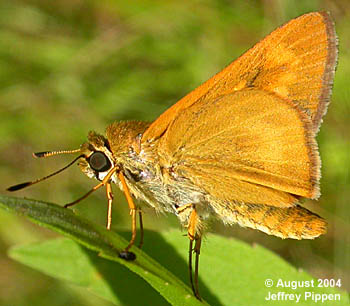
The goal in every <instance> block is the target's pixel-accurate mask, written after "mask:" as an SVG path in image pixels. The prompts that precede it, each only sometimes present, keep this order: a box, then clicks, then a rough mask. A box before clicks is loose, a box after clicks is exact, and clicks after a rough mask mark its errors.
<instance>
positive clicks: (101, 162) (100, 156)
mask: <svg viewBox="0 0 350 306" xmlns="http://www.w3.org/2000/svg"><path fill="white" fill-rule="evenodd" d="M88 162H89V165H90V167H91V168H92V169H93V170H95V171H98V172H104V171H107V170H108V169H110V168H111V166H112V165H111V162H110V161H109V159H108V157H107V156H106V155H105V154H104V153H102V152H100V151H96V152H94V153H92V154H91V155H90V157H89V160H88Z"/></svg>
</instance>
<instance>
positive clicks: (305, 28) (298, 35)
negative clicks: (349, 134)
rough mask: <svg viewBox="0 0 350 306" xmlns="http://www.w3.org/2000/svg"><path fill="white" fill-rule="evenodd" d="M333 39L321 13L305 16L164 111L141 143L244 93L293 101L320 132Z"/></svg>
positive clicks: (333, 53) (331, 71) (333, 59)
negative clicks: (185, 115)
mask: <svg viewBox="0 0 350 306" xmlns="http://www.w3.org/2000/svg"><path fill="white" fill-rule="evenodd" d="M336 44H337V38H336V35H335V31H334V26H333V23H332V20H331V19H330V17H329V15H328V14H327V13H325V12H315V13H310V14H305V15H303V16H300V17H299V18H296V19H293V20H291V21H290V22H288V23H287V24H285V25H283V26H281V27H280V28H278V29H276V30H275V31H273V32H272V33H271V34H270V35H268V36H266V37H265V38H264V39H263V40H262V41H260V42H259V43H257V44H256V45H255V46H254V47H253V48H251V49H250V50H248V51H247V52H246V53H244V54H243V55H242V56H241V57H239V58H238V59H237V60H236V61H234V62H233V63H231V64H230V65H229V66H227V67H226V68H225V69H223V70H222V71H221V72H219V73H218V74H216V75H215V76H214V77H212V78H211V79H209V80H208V81H206V82H205V83H203V84H202V85H201V86H199V87H198V88H196V89H195V90H194V91H192V92H191V93H189V94H188V95H187V96H185V97H184V98H182V99H181V100H180V101H178V103H176V104H175V105H173V106H172V107H170V108H169V109H168V110H167V111H165V112H164V113H163V114H162V115H161V116H160V117H159V118H158V119H157V120H156V121H154V122H153V123H152V125H151V126H150V127H149V129H148V130H147V131H146V132H145V133H144V135H143V137H142V140H143V141H147V140H148V141H149V140H152V139H156V138H158V137H160V136H161V135H162V134H163V133H164V132H165V131H166V129H167V128H168V126H169V124H170V123H171V122H172V121H173V120H174V119H175V118H176V117H177V116H178V114H179V113H180V112H181V111H182V110H184V109H186V108H187V107H189V106H190V105H192V104H194V103H197V102H201V101H203V100H206V101H213V100H215V99H216V98H217V97H219V96H222V95H226V94H229V93H232V92H234V91H238V90H241V89H244V88H247V87H254V88H259V89H262V90H265V91H268V92H274V93H276V94H277V95H279V96H281V97H283V98H287V99H289V100H292V101H295V102H296V103H295V104H296V105H297V106H298V107H299V109H300V110H301V111H303V112H305V113H306V114H307V116H308V117H309V118H310V120H311V122H312V130H313V131H314V132H315V133H316V132H317V131H318V129H319V126H320V122H321V118H322V116H323V115H324V114H325V112H326V110H327V105H328V103H329V98H330V93H331V87H332V81H333V76H334V71H335V64H336V59H337V46H336Z"/></svg>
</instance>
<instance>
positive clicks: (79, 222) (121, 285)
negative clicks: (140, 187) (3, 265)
mask: <svg viewBox="0 0 350 306" xmlns="http://www.w3.org/2000/svg"><path fill="white" fill-rule="evenodd" d="M0 203H2V204H0V206H3V207H5V208H10V209H12V210H15V211H16V212H17V213H19V214H22V215H26V216H28V217H30V218H31V219H32V220H33V221H34V222H37V223H40V224H42V225H44V226H46V227H49V228H52V229H54V230H56V231H59V232H61V233H62V234H64V235H66V236H68V237H70V238H72V239H74V240H75V241H77V242H79V243H81V244H83V245H84V246H86V247H88V248H90V249H92V250H94V251H98V252H99V256H98V254H97V253H96V252H92V251H90V250H87V249H86V248H82V247H80V246H79V245H78V244H76V243H74V242H73V241H71V240H68V239H57V240H52V241H47V242H44V243H40V244H32V245H27V246H20V247H15V248H13V249H12V250H11V251H10V256H11V257H12V258H14V259H16V260H18V261H20V262H22V263H24V264H26V265H28V266H31V267H33V268H35V269H38V270H40V271H42V272H44V273H46V274H48V275H51V276H53V277H57V278H60V279H64V280H68V281H71V282H73V283H75V284H77V285H80V286H83V287H86V288H88V289H89V290H91V291H92V292H94V293H95V294H97V295H99V296H102V297H104V298H105V299H107V300H109V301H112V302H114V303H115V304H123V305H163V304H166V302H165V300H163V299H162V298H161V297H160V296H159V295H157V294H156V293H155V291H153V290H151V289H150V286H152V287H153V288H154V289H156V290H157V291H158V292H159V293H160V294H161V295H162V296H163V297H164V298H165V299H166V300H167V301H168V302H169V303H170V304H172V305H201V303H200V302H198V301H197V300H196V299H195V298H193V296H192V293H191V290H190V289H189V288H188V286H186V285H185V284H184V282H185V283H188V270H187V263H186V261H187V247H188V241H187V238H186V237H183V235H181V234H180V233H179V232H178V231H175V230H172V231H169V232H166V233H162V235H160V234H159V233H155V232H151V231H146V232H145V245H144V251H145V252H146V253H148V254H151V255H152V257H153V258H154V259H152V258H150V257H149V256H148V255H146V254H145V253H144V252H142V251H140V250H138V249H137V248H135V247H134V248H133V252H135V254H136V255H137V260H136V261H135V262H127V261H124V260H121V259H119V258H118V256H117V254H118V253H117V251H118V250H121V249H123V247H124V246H125V245H126V244H127V241H126V240H124V239H123V238H122V237H120V236H119V235H117V234H116V233H113V232H110V231H107V230H105V229H104V228H103V227H101V226H98V225H96V224H93V223H91V222H89V221H87V220H85V219H83V218H81V217H79V216H76V215H75V214H74V213H73V212H72V211H71V210H67V209H63V208H61V207H59V206H56V205H53V204H48V203H43V202H39V201H32V200H27V199H26V200H23V199H16V198H9V197H4V196H0ZM101 257H105V258H107V259H110V260H104V259H103V258H101ZM200 261H201V262H200V290H201V295H202V296H203V297H204V298H205V299H206V300H207V301H208V302H209V303H210V304H211V305H269V304H271V301H267V300H265V298H266V297H267V296H268V295H269V293H278V292H285V293H288V294H294V296H295V295H296V294H300V302H299V303H298V305H310V304H313V303H315V301H314V300H312V297H313V298H316V297H321V296H322V294H323V295H324V296H327V298H328V300H327V302H324V304H327V303H328V304H332V305H347V304H348V302H349V299H348V297H347V296H346V295H345V294H344V293H341V292H340V291H338V290H337V289H336V288H321V287H317V285H318V282H317V281H316V280H314V279H313V278H312V277H310V276H309V275H308V274H307V273H305V272H300V271H298V270H297V269H295V268H294V267H292V266H291V265H289V264H288V263H286V262H285V261H284V260H282V259H281V258H280V257H278V256H277V255H275V254H274V253H272V252H270V251H268V250H266V249H264V248H263V247H260V246H250V245H248V244H246V243H244V242H240V241H237V240H234V239H228V238H223V237H219V236H216V235H212V234H208V235H207V236H206V237H205V239H204V242H203V247H202V252H201V258H200ZM161 264H162V265H163V266H161ZM164 267H167V268H168V269H169V270H170V271H171V272H170V271H168V270H166V269H165V268H164ZM127 269H129V270H131V271H133V272H135V273H136V274H137V275H138V276H141V278H143V279H144V280H145V281H146V282H147V283H148V284H149V285H150V286H149V285H148V284H147V283H146V282H144V281H143V280H141V279H140V278H139V277H138V276H137V275H136V274H134V273H130V272H129V271H128V270H127ZM266 279H271V280H272V281H273V282H274V285H273V286H272V287H271V288H269V287H266V286H265V281H266ZM279 279H280V280H283V281H299V283H300V282H301V283H302V284H311V282H312V281H313V282H314V283H313V284H314V286H313V287H302V288H297V289H292V288H290V287H287V288H283V287H276V284H277V282H278V280H279ZM307 293H310V294H311V293H313V294H314V295H313V296H312V295H311V296H310V297H307V296H305V294H307ZM331 297H333V298H334V297H335V298H338V297H339V299H340V301H338V300H335V301H330V300H329V298H331ZM273 302H274V303H276V304H278V305H295V302H296V301H295V300H286V299H284V300H280V301H273ZM319 302H320V301H319Z"/></svg>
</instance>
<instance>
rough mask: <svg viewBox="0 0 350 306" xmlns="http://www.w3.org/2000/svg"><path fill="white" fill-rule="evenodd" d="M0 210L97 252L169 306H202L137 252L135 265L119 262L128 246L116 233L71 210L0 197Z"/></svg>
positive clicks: (172, 278)
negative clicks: (139, 281) (148, 286)
mask: <svg viewBox="0 0 350 306" xmlns="http://www.w3.org/2000/svg"><path fill="white" fill-rule="evenodd" d="M0 206H2V207H4V208H7V209H11V210H14V211H15V212H16V213H18V214H20V215H25V216H27V217H29V218H30V219H31V220H32V221H33V222H35V223H38V224H40V225H42V226H45V227H48V228H50V229H53V230H55V231H57V232H59V233H62V234H63V235H65V236H67V237H69V238H72V239H73V240H75V241H77V242H79V243H80V244H82V245H84V246H85V247H87V248H89V249H91V250H94V251H97V252H98V254H99V256H101V257H104V258H106V259H109V260H112V261H115V262H118V263H119V264H121V265H123V266H125V267H127V268H128V269H130V270H131V271H133V272H134V273H136V274H137V275H138V276H140V277H141V278H143V279H144V280H146V281H147V282H148V283H149V284H150V285H151V286H152V287H153V288H154V289H156V290H157V291H158V292H159V293H160V294H161V295H162V296H163V297H164V298H165V299H166V300H167V301H168V302H169V303H170V304H173V305H181V304H182V305H183V304H186V305H202V304H201V303H200V302H199V301H198V300H197V299H196V298H195V297H194V296H193V295H192V291H191V289H190V288H189V287H188V286H187V285H185V284H184V283H183V282H182V281H181V280H179V279H178V278H177V277H175V276H174V275H172V274H171V273H170V272H169V271H168V270H166V269H165V268H164V267H162V266H161V265H160V264H159V263H157V262H156V261H155V260H153V259H152V258H150V257H149V256H148V255H147V254H145V253H144V252H142V251H141V250H139V249H138V248H135V247H134V248H133V249H132V251H133V252H134V253H135V254H136V256H137V259H136V260H135V261H133V262H128V261H126V260H123V259H121V258H119V256H118V255H119V252H120V251H122V250H123V248H125V246H126V245H127V244H128V242H127V241H126V240H125V239H123V238H122V237H121V236H119V235H117V234H116V233H114V232H111V231H108V230H106V229H105V228H104V227H102V226H99V225H97V224H94V223H92V222H90V221H88V220H86V219H84V218H81V217H79V216H77V215H75V214H74V213H73V211H72V210H70V209H65V208H63V207H60V206H58V205H55V204H50V203H44V202H41V201H36V200H29V199H19V198H15V197H6V196H0ZM115 277H116V278H117V277H118V276H117V275H116V276H115ZM124 280H125V279H124Z"/></svg>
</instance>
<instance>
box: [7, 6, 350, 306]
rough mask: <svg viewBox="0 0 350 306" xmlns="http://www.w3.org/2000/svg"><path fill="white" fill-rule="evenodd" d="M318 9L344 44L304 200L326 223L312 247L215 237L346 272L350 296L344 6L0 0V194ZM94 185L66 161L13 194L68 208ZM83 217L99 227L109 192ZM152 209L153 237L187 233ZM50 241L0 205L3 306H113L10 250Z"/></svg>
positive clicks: (154, 110) (124, 214)
mask: <svg viewBox="0 0 350 306" xmlns="http://www.w3.org/2000/svg"><path fill="white" fill-rule="evenodd" d="M315 10H327V11H330V12H331V15H332V17H333V18H334V20H335V24H336V30H337V34H338V36H339V61H338V69H337V73H336V77H335V83H334V91H333V99H332V103H331V105H330V107H329V111H328V114H327V115H326V116H325V119H324V123H323V125H322V128H321V131H320V133H319V135H318V137H317V138H318V143H319V146H320V153H321V157H322V179H321V191H322V197H321V198H320V200H319V201H317V202H313V201H307V202H305V205H306V206H307V207H308V208H310V209H312V210H313V211H315V212H317V213H319V214H320V215H322V216H323V217H325V218H326V219H327V220H328V221H329V230H328V233H327V235H325V236H323V237H321V238H319V239H316V240H315V241H292V240H284V241H283V240H280V239H278V238H275V237H272V236H267V235H265V234H262V233H259V232H257V231H253V230H249V229H242V228H239V227H238V226H234V227H231V228H228V227H224V226H223V225H222V224H220V223H213V224H212V228H211V230H212V231H214V232H218V233H220V234H222V235H225V236H230V237H237V238H238V239H241V240H245V241H247V242H249V243H259V244H262V245H264V246H266V247H267V248H269V249H271V250H273V251H275V252H276V253H278V254H280V255H281V256H282V257H284V258H285V259H286V260H288V261H289V262H291V263H292V264H293V265H295V266H296V267H300V268H302V269H305V270H307V271H309V273H311V274H312V275H313V276H315V277H320V278H341V279H342V283H343V289H344V290H349V289H350V273H349V271H350V235H349V233H350V222H349V219H350V209H349V202H350V201H349V199H350V171H349V170H350V136H349V135H350V120H349V118H350V89H349V75H350V48H349V46H350V2H349V1H344V0H333V1H332V0H328V1H318V0H311V1H298V0H285V1H283V0H280V1H278V0H265V1H258V0H255V1H246V0H240V1H238V0H237V1H224V0H215V1H214V0H213V1H209V0H206V1H198V0H195V1H186V0H177V1H112V0H100V1H98V0H90V1H82V0H69V1H68V0H60V1H46V0H27V1H24V0H22V1H21V0H13V1H0V115H1V120H0V147H1V150H0V177H1V181H0V189H1V190H2V193H5V194H9V193H8V192H6V191H5V189H6V188H7V187H8V186H10V185H13V184H17V183H20V182H23V181H27V180H32V179H35V178H39V177H42V176H44V175H46V174H48V173H51V172H52V171H54V170H57V169H58V168H60V167H61V166H63V165H65V164H67V162H68V161H70V160H71V156H59V157H55V158H48V159H45V160H34V159H33V158H32V156H31V153H32V152H37V151H45V150H59V149H74V148H77V147H79V145H80V144H81V143H82V142H84V141H85V139H86V135H87V132H88V131H89V130H91V129H94V130H96V131H98V132H101V133H103V132H104V130H105V128H106V126H107V125H108V124H109V123H111V122H113V121H114V120H122V119H142V120H149V121H152V120H154V119H156V118H157V116H159V115H160V114H161V113H162V112H163V111H164V110H165V109H167V108H168V107H169V106H170V105H172V104H173V103H175V102H176V101H177V100H178V99H180V98H181V97H183V96H184V95H185V94H186V93H188V92H189V91H191V90H192V89H194V88H195V87H196V86H198V85H200V84H201V83H202V82H203V81H205V80H207V79H208V78H209V77H211V76H212V75H213V74H215V73H216V72H218V71H220V70H221V69H222V68H223V67H225V66H226V65H227V64H229V63H230V62H231V61H232V60H234V59H235V58H237V57H238V56H239V55H240V54H241V53H242V52H244V51H245V50H247V49H248V48H249V47H251V46H253V44H255V43H256V42H257V41H259V40H260V39H261V38H263V37H264V36H265V35H266V34H268V33H269V32H270V31H272V30H273V29H274V28H276V27H277V26H279V25H280V24H282V23H284V22H286V21H287V20H289V19H291V18H294V17H296V16H299V15H301V14H303V13H306V12H310V11H315ZM94 184H96V182H94V181H91V180H89V179H88V178H87V177H85V175H83V174H82V173H81V172H80V171H79V169H78V168H77V167H72V168H71V169H69V170H67V171H66V172H64V173H62V174H60V175H59V176H57V177H55V178H52V179H50V180H48V181H46V182H43V183H41V184H38V185H36V186H33V187H31V188H28V189H25V190H23V191H20V192H18V193H17V195H18V196H25V197H30V198H36V199H42V200H45V201H51V202H54V203H61V204H62V205H63V204H64V203H68V202H70V201H72V200H74V199H76V198H77V197H79V196H80V195H82V194H83V193H84V192H86V191H87V190H88V189H89V188H91V186H93V185H94ZM115 193H116V197H115V201H114V203H115V209H114V211H113V228H114V229H115V230H126V229H129V223H130V220H129V217H128V209H127V205H126V203H125V200H124V198H123V196H122V194H121V193H120V192H119V191H117V190H116V191H115ZM76 210H77V212H78V213H80V214H81V215H84V216H86V217H88V218H90V219H93V220H95V221H96V222H97V223H100V224H104V223H105V216H106V199H105V193H104V191H100V192H96V193H95V194H93V195H92V196H90V197H89V198H88V199H87V200H85V201H84V202H82V203H80V204H79V205H78V206H76ZM145 212H146V216H145V220H144V223H145V227H146V228H148V229H153V230H159V231H164V230H166V229H167V228H169V227H179V225H178V222H177V220H176V218H175V217H174V216H167V217H163V216H157V215H155V214H154V212H153V211H152V210H151V209H145ZM56 236H57V235H56V234H54V233H51V232H50V231H48V230H45V229H42V228H39V227H38V226H35V225H32V224H31V223H30V222H28V221H27V220H25V219H23V218H20V217H16V216H13V215H10V214H9V213H7V212H5V211H0V266H1V273H0V305H47V304H50V305H53V306H55V305H66V304H67V303H69V304H70V305H96V304H97V305H109V303H106V302H104V301H103V300H101V299H99V298H97V297H95V296H92V295H91V294H90V293H87V292H85V291H82V290H81V289H79V288H77V287H76V286H72V285H69V284H66V283H62V282H59V281H57V280H54V279H52V278H49V277H47V276H45V275H42V274H40V273H39V272H36V271H34V270H32V269H30V268H27V267H25V266H22V265H20V264H18V263H16V262H14V261H12V260H10V259H8V258H7V256H6V250H7V249H8V248H9V247H11V246H12V245H16V244H21V243H31V242H36V241H42V240H44V239H47V238H50V237H56ZM145 239H146V241H145V242H146V243H147V237H145ZM233 256H234V255H233ZM241 266H242V269H244V263H241Z"/></svg>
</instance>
